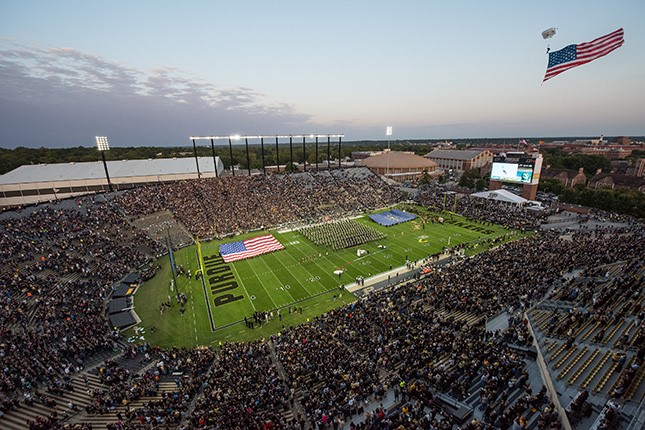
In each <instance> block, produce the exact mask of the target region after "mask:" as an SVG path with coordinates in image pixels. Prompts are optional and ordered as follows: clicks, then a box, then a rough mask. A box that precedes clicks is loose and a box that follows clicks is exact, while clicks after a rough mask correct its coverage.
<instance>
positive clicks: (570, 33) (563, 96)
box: [0, 0, 645, 149]
mask: <svg viewBox="0 0 645 430" xmlns="http://www.w3.org/2000/svg"><path fill="white" fill-rule="evenodd" d="M644 15H645V4H643V3H642V2H636V1H626V2H621V5H620V7H616V3H615V2H611V1H604V0H603V1H598V2H594V3H593V4H588V2H583V1H581V0H576V1H573V2H568V3H567V4H561V2H557V1H555V0H546V1H544V2H541V3H539V4H522V5H518V4H515V3H514V2H510V1H502V2H496V3H494V4H482V3H481V2H478V1H473V0H464V2H463V4H459V5H452V4H443V3H441V2H423V1H410V2H405V3H392V2H385V1H374V2H364V1H357V2H351V3H346V2H337V1H331V2H327V3H324V4H316V3H314V4H302V3H300V2H295V1H291V0H287V1H284V2H272V3H268V4H267V3H265V2H261V1H257V0H256V1H251V2H245V3H244V4H242V5H240V4H229V3H225V2H201V1H192V2H189V3H187V4H182V5H174V4H158V3H157V2H151V1H141V2H136V3H131V2H125V1H115V2H111V3H110V4H103V3H98V2H96V3H95V2H91V3H88V2H84V1H79V0H70V1H66V2H63V3H51V4H50V3H42V2H37V1H33V0H25V1H21V2H9V1H5V2H2V3H0V147H2V148H8V149H10V148H15V147H19V146H22V147H28V148H39V147H48V148H54V147H55V148H69V147H78V146H84V145H89V146H93V139H94V136H96V135H104V136H108V138H109V139H110V145H111V146H114V147H137V146H158V147H165V146H181V145H182V144H183V143H182V142H186V143H187V144H190V140H189V139H188V137H189V136H191V135H211V134H216V135H235V134H242V133H246V134H259V133H260V132H262V133H266V132H270V131H273V132H272V133H269V134H282V133H284V134H297V133H298V132H302V130H305V131H307V130H317V131H319V132H320V133H337V132H343V133H345V135H346V137H345V139H348V140H347V141H369V140H375V141H382V140H387V137H386V136H385V130H386V127H387V126H392V127H393V129H394V133H393V136H392V139H391V140H394V141H397V140H398V141H405V140H424V139H428V140H456V139H487V138H488V139H505V138H509V139H514V138H517V139H521V138H524V139H531V138H533V137H527V136H554V137H556V136H557V137H560V136H576V137H577V136H596V137H597V136H600V135H601V134H602V135H606V136H610V135H611V136H643V135H645V130H644V129H643V125H642V118H644V117H645V104H644V103H643V101H642V100H643V97H645V76H643V74H642V73H641V70H642V68H643V66H645V55H644V54H643V53H645V28H643V26H642V25H640V21H639V20H638V17H639V16H644ZM482 16H486V17H487V18H486V19H481V17H482ZM195 17H199V18H195ZM209 17H217V18H214V19H213V20H209ZM292 23H293V24H292ZM550 27H556V28H557V33H556V35H555V36H554V37H553V38H551V39H548V40H544V39H543V38H542V35H541V32H542V31H543V30H545V29H547V28H550ZM621 27H622V28H624V30H625V43H624V45H623V46H621V47H620V48H619V49H617V50H616V51H614V52H611V53H610V54H609V55H607V56H605V57H602V58H599V59H597V60H595V61H593V62H591V63H589V64H585V65H582V66H580V67H576V68H574V69H572V70H570V71H567V72H565V73H563V74H562V75H558V76H556V77H554V78H553V79H550V80H549V81H547V82H545V83H542V82H541V81H542V78H543V76H544V73H545V70H546V65H547V55H546V49H547V47H549V48H550V49H551V50H552V52H553V51H555V50H559V49H562V48H563V47H565V46H567V45H570V44H578V43H583V42H588V41H591V40H593V39H594V38H597V37H600V36H602V35H604V34H607V33H609V32H611V31H613V30H615V29H617V28H621ZM168 28H177V29H179V30H180V31H167V29H168ZM419 136H424V137H419ZM547 138H548V137H547Z"/></svg>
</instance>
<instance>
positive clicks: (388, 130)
mask: <svg viewBox="0 0 645 430" xmlns="http://www.w3.org/2000/svg"><path fill="white" fill-rule="evenodd" d="M385 135H386V136H387V152H388V154H387V167H386V168H385V176H386V177H387V176H388V175H389V174H390V139H391V138H392V126H391V125H388V126H387V128H386V129H385Z"/></svg>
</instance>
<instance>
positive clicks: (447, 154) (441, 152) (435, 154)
mask: <svg viewBox="0 0 645 430" xmlns="http://www.w3.org/2000/svg"><path fill="white" fill-rule="evenodd" d="M484 151H485V150H482V151H460V150H458V149H435V150H434V151H432V152H429V153H427V154H426V155H425V157H427V158H447V159H450V160H472V159H473V158H475V157H477V156H478V155H480V154H481V153H482V152H484Z"/></svg>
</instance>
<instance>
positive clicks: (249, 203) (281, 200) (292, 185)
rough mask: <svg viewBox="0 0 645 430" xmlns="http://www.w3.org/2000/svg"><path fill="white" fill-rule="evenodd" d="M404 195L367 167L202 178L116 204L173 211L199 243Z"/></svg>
mask: <svg viewBox="0 0 645 430" xmlns="http://www.w3.org/2000/svg"><path fill="white" fill-rule="evenodd" d="M400 199H401V193H400V192H399V191H397V189H396V188H394V187H391V186H389V185H387V184H385V183H384V182H383V181H382V180H381V179H380V178H379V177H378V176H376V175H374V174H373V173H371V172H370V171H369V170H368V169H366V168H359V169H352V170H348V171H346V170H332V171H326V170H325V171H319V172H313V173H295V174H291V175H270V176H264V175H256V176H238V177H223V178H209V179H200V180H196V181H185V182H178V183H174V184H170V185H158V186H146V187H140V188H136V189H133V190H130V191H129V192H127V193H124V194H122V195H120V196H118V197H117V198H116V199H115V201H116V203H117V205H119V207H121V208H122V209H123V210H124V212H125V213H126V214H128V215H130V216H142V215H148V214H151V213H154V212H158V211H161V210H167V209H169V210H170V211H171V212H172V213H173V214H174V215H175V217H176V218H177V219H178V220H180V221H181V222H182V223H183V224H184V225H185V226H186V227H187V228H188V230H189V231H190V232H191V233H192V234H193V235H195V236H199V237H200V238H205V237H213V236H216V235H217V236H221V235H226V234H229V233H239V232H243V231H249V230H253V229H258V228H263V227H269V226H276V225H281V224H285V223H293V222H308V221H315V220H320V219H322V218H324V217H333V216H337V215H342V214H347V213H349V212H354V211H362V210H365V209H368V208H370V209H374V208H377V207H383V206H387V205H389V204H392V203H395V202H398V201H399V200H400Z"/></svg>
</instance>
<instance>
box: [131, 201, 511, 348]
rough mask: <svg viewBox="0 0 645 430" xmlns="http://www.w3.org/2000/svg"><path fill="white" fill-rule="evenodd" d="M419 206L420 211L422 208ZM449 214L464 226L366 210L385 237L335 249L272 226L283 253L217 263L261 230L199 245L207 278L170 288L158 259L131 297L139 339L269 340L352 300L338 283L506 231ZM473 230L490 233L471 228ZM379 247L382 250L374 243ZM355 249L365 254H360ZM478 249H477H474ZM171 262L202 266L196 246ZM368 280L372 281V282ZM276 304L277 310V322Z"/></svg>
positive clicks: (169, 342)
mask: <svg viewBox="0 0 645 430" xmlns="http://www.w3.org/2000/svg"><path fill="white" fill-rule="evenodd" d="M417 210H420V211H424V210H423V209H421V208H417ZM429 215H430V216H432V214H429ZM450 217H451V219H453V220H455V221H460V222H464V224H463V225H461V226H458V225H454V224H450V223H448V222H445V223H443V224H441V223H435V224H431V223H427V224H426V226H425V228H423V226H422V223H421V222H420V221H419V219H416V220H413V221H410V222H406V223H403V224H399V225H396V226H392V227H383V226H380V225H378V224H377V223H375V222H373V221H372V220H371V219H370V218H369V217H367V215H365V216H363V217H360V218H358V219H356V221H357V222H359V223H365V224H366V225H367V226H369V227H370V228H373V229H376V230H379V231H381V232H383V233H385V234H386V235H387V237H386V238H385V239H382V240H379V241H376V242H370V243H367V244H364V245H360V246H357V247H353V248H348V249H345V250H342V251H336V252H332V251H330V250H327V249H325V248H322V247H320V246H317V245H315V244H313V243H312V242H310V241H309V240H308V239H306V238H305V237H304V236H303V235H302V234H300V233H299V232H297V231H290V232H282V233H281V232H278V231H275V230H271V231H269V232H270V233H271V234H273V235H274V236H275V237H276V239H278V240H279V241H280V242H281V243H282V244H283V245H284V247H285V249H284V250H280V251H276V252H273V253H270V254H265V255H262V256H259V257H255V258H251V259H247V260H241V261H237V262H234V263H223V262H221V261H220V258H219V245H220V244H221V243H226V242H232V241H238V240H244V239H247V238H251V237H255V236H259V235H262V234H264V233H265V232H254V233H249V234H244V235H240V236H236V237H235V238H228V239H227V240H224V241H212V242H208V243H202V244H201V248H202V254H203V258H204V262H205V264H206V271H207V276H205V279H204V283H202V281H201V280H196V279H195V277H194V276H193V277H192V278H190V279H189V278H188V277H186V276H180V277H178V279H177V287H175V288H173V290H172V291H171V280H172V274H171V272H170V264H169V261H168V257H164V258H161V259H160V260H159V264H161V266H162V268H161V270H160V271H158V272H157V274H156V275H155V276H154V278H152V279H151V280H149V281H147V282H145V283H144V285H143V286H141V287H140V288H139V290H138V291H137V293H136V296H135V300H134V303H135V308H136V312H137V314H138V315H139V317H140V318H141V320H142V321H141V324H140V325H139V326H141V327H144V328H145V334H144V337H145V339H146V340H147V341H148V342H150V343H152V344H155V345H160V346H163V347H170V346H179V347H181V346H198V345H213V344H217V343H218V342H221V341H233V340H250V339H254V338H259V337H266V336H269V335H271V334H274V333H278V332H279V331H280V330H281V329H282V328H283V327H289V326H293V325H297V324H300V323H302V322H305V321H307V320H308V319H311V318H313V317H314V316H316V315H320V314H323V313H325V312H327V311H329V310H331V309H334V308H336V307H339V306H342V305H344V304H347V303H351V302H352V301H353V300H355V297H354V296H353V295H352V294H351V293H348V292H347V291H344V290H342V293H341V290H340V289H339V286H340V285H341V284H343V285H346V286H347V285H349V284H352V283H354V282H355V280H356V278H357V277H358V276H363V277H365V278H366V279H368V278H369V277H371V276H374V275H377V274H380V273H382V272H386V271H388V270H389V269H390V267H392V269H393V270H396V268H398V267H401V266H404V265H405V258H406V256H407V257H408V259H409V260H411V261H414V260H420V259H423V258H425V257H427V256H428V255H434V254H437V253H440V252H441V251H442V249H443V247H444V246H447V245H450V246H454V245H457V244H461V243H464V242H475V241H477V240H478V239H480V238H481V239H483V238H494V237H497V236H500V235H504V234H506V233H508V231H509V230H507V229H504V228H502V227H499V226H490V225H485V226H484V225H483V224H479V223H476V222H469V221H465V219H464V218H461V217H459V216H455V215H450ZM473 227H476V228H480V229H481V230H483V229H486V230H488V232H481V231H473V230H472V228H473ZM379 245H383V246H385V248H384V249H383V248H379ZM358 248H360V249H365V250H367V251H369V253H368V254H367V255H364V256H362V257H358V256H357V252H356V251H357V249H358ZM483 249H484V248H483V247H481V248H478V250H479V251H481V250H483ZM175 259H176V263H177V264H178V265H179V264H180V265H182V266H183V267H184V268H186V269H190V270H191V273H192V274H194V273H195V271H196V270H198V268H199V266H198V259H197V257H196V247H195V246H194V245H193V246H189V247H186V248H183V249H181V250H178V251H175ZM337 269H342V270H343V273H342V274H341V275H340V276H339V275H337V274H335V273H334V271H335V270H337ZM209 270H212V273H211V275H212V276H209V274H208V272H209ZM209 281H211V282H209ZM366 284H367V285H368V284H369V279H368V281H367V282H366ZM177 290H178V291H179V292H183V293H185V294H186V295H187V297H188V301H187V304H186V306H185V312H184V313H183V314H182V313H180V306H179V304H178V303H177V302H176V300H175V299H174V297H175V294H176V293H177ZM168 300H170V301H171V302H172V308H171V309H168V310H164V311H163V313H162V312H161V311H160V305H161V303H163V302H167V301H168ZM289 308H291V309H292V310H293V309H298V312H297V313H296V312H292V313H290V312H289ZM277 309H280V313H281V316H282V319H281V320H280V319H279V318H278V312H277ZM300 309H302V312H300ZM271 310H273V311H274V318H273V320H271V321H270V322H269V323H267V324H265V325H263V326H262V328H254V329H249V328H247V327H246V326H245V324H244V323H243V319H244V317H245V316H246V317H251V315H252V314H253V312H255V311H271ZM240 321H241V323H240ZM213 327H214V328H215V330H213ZM256 327H257V326H256ZM127 334H132V332H131V331H130V332H128V333H127Z"/></svg>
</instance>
